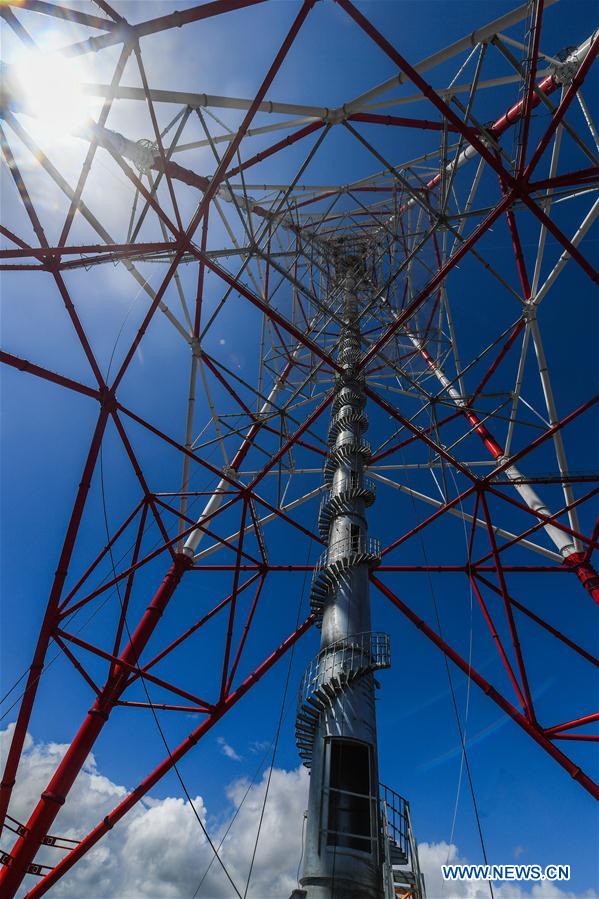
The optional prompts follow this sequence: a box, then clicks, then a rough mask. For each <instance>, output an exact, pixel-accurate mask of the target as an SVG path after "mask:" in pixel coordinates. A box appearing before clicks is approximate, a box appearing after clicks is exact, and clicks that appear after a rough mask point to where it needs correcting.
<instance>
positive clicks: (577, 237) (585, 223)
mask: <svg viewBox="0 0 599 899" xmlns="http://www.w3.org/2000/svg"><path fill="white" fill-rule="evenodd" d="M597 215H599V199H597V200H595V202H594V203H593V205H592V207H591V209H590V210H589V212H588V213H587V215H586V216H585V217H584V219H583V220H582V222H581V223H580V226H579V227H578V230H577V231H576V233H575V234H574V235H573V237H572V238H571V239H570V243H572V244H573V246H575V247H577V246H578V244H579V243H580V241H581V240H582V238H583V237H584V236H585V234H586V233H587V231H588V230H589V228H590V227H591V225H592V224H593V222H594V221H595V219H596V218H597ZM569 258H570V254H569V253H568V251H567V250H564V252H563V253H562V255H561V256H560V257H559V259H558V261H557V262H556V264H555V266H554V267H553V269H552V271H551V272H550V273H549V275H548V277H547V279H546V280H545V282H544V284H543V285H542V287H541V288H540V289H539V290H538V291H537V292H536V294H535V295H534V297H533V298H532V302H533V303H534V304H535V306H538V304H539V303H540V302H541V300H542V299H543V297H545V296H546V295H547V293H548V291H549V290H550V289H551V287H552V286H553V284H554V283H555V280H556V278H557V276H558V275H559V273H560V272H561V270H562V269H563V267H564V265H565V264H566V262H567V261H568V259H569Z"/></svg>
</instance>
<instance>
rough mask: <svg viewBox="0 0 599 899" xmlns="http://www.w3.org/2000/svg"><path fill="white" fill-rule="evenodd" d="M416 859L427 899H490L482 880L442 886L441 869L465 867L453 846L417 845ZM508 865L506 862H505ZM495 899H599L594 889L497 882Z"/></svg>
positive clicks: (550, 884)
mask: <svg viewBox="0 0 599 899" xmlns="http://www.w3.org/2000/svg"><path fill="white" fill-rule="evenodd" d="M418 856H419V859H420V864H421V867H422V871H423V873H424V878H425V882H426V895H427V899H490V896H491V893H490V891H489V885H488V883H486V882H484V881H468V880H464V881H459V882H458V881H456V882H452V883H449V882H446V883H444V882H443V880H442V876H441V866H442V865H446V864H448V863H449V864H468V862H469V859H467V858H463V857H461V856H460V853H459V850H458V847H457V846H455V845H454V844H453V843H449V844H448V843H445V842H441V843H419V844H418ZM505 864H509V861H505ZM493 893H494V896H495V899H599V896H598V895H597V893H596V892H595V891H594V890H587V891H586V892H584V893H573V892H571V891H570V890H568V888H567V885H566V884H563V883H560V884H558V883H551V882H549V881H543V882H541V883H529V884H526V885H525V884H523V883H501V884H493Z"/></svg>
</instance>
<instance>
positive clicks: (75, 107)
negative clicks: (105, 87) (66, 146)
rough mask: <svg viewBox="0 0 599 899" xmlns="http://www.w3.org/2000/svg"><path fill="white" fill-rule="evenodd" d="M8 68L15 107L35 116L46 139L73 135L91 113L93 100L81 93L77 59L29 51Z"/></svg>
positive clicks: (82, 81) (80, 70)
mask: <svg viewBox="0 0 599 899" xmlns="http://www.w3.org/2000/svg"><path fill="white" fill-rule="evenodd" d="M12 69H13V71H12V82H13V92H14V99H15V102H16V105H17V107H18V109H19V110H20V111H22V112H24V113H26V114H27V115H29V116H31V117H32V118H34V119H36V120H37V124H38V130H41V131H43V133H44V135H45V136H46V137H47V138H48V139H49V140H52V141H53V142H56V141H60V140H63V139H65V138H68V137H69V136H70V135H73V134H77V132H78V131H79V130H80V129H81V128H82V127H83V126H84V125H85V123H86V122H87V121H88V119H89V118H90V116H91V115H92V112H93V108H94V101H93V98H92V97H90V96H89V95H88V94H86V93H85V90H84V86H83V84H84V79H83V71H82V68H81V65H79V64H78V61H76V60H71V59H68V58H67V57H65V56H62V55H61V54H60V53H41V52H29V53H27V54H25V55H24V56H22V57H21V58H20V59H19V60H18V61H17V62H16V63H15V64H14V66H13V67H12Z"/></svg>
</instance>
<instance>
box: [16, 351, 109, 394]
mask: <svg viewBox="0 0 599 899" xmlns="http://www.w3.org/2000/svg"><path fill="white" fill-rule="evenodd" d="M0 362H3V363H4V364H5V365H10V366H12V367H13V368H16V369H18V370H19V371H24V372H27V374H29V375H35V376H36V377H38V378H44V380H46V381H51V382H52V383H53V384H58V385H59V386H60V387H66V388H68V389H69V390H74V391H75V392H76V393H82V394H83V395H84V396H90V397H92V399H95V400H99V399H100V391H99V390H94V388H93V387H88V386H87V384H80V383H79V381H73V379H72V378H67V377H65V376H64V375H60V374H57V372H54V371H50V370H49V369H47V368H42V367H41V366H40V365H34V363H33V362H29V361H28V360H27V359H22V358H21V357H20V356H13V354H12V353H5V352H4V351H3V350H0Z"/></svg>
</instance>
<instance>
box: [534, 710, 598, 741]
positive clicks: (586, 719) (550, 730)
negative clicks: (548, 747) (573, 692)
mask: <svg viewBox="0 0 599 899" xmlns="http://www.w3.org/2000/svg"><path fill="white" fill-rule="evenodd" d="M595 721H599V712H593V714H592V715H584V716H583V717H582V718H575V719H574V720H573V721H565V722H564V723H563V724H556V725H555V727H546V728H545V733H546V734H547V736H548V737H550V736H552V735H553V734H558V733H560V731H562V730H569V729H570V728H572V727H582V726H583V725H584V724H592V723H593V722H595Z"/></svg>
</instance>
